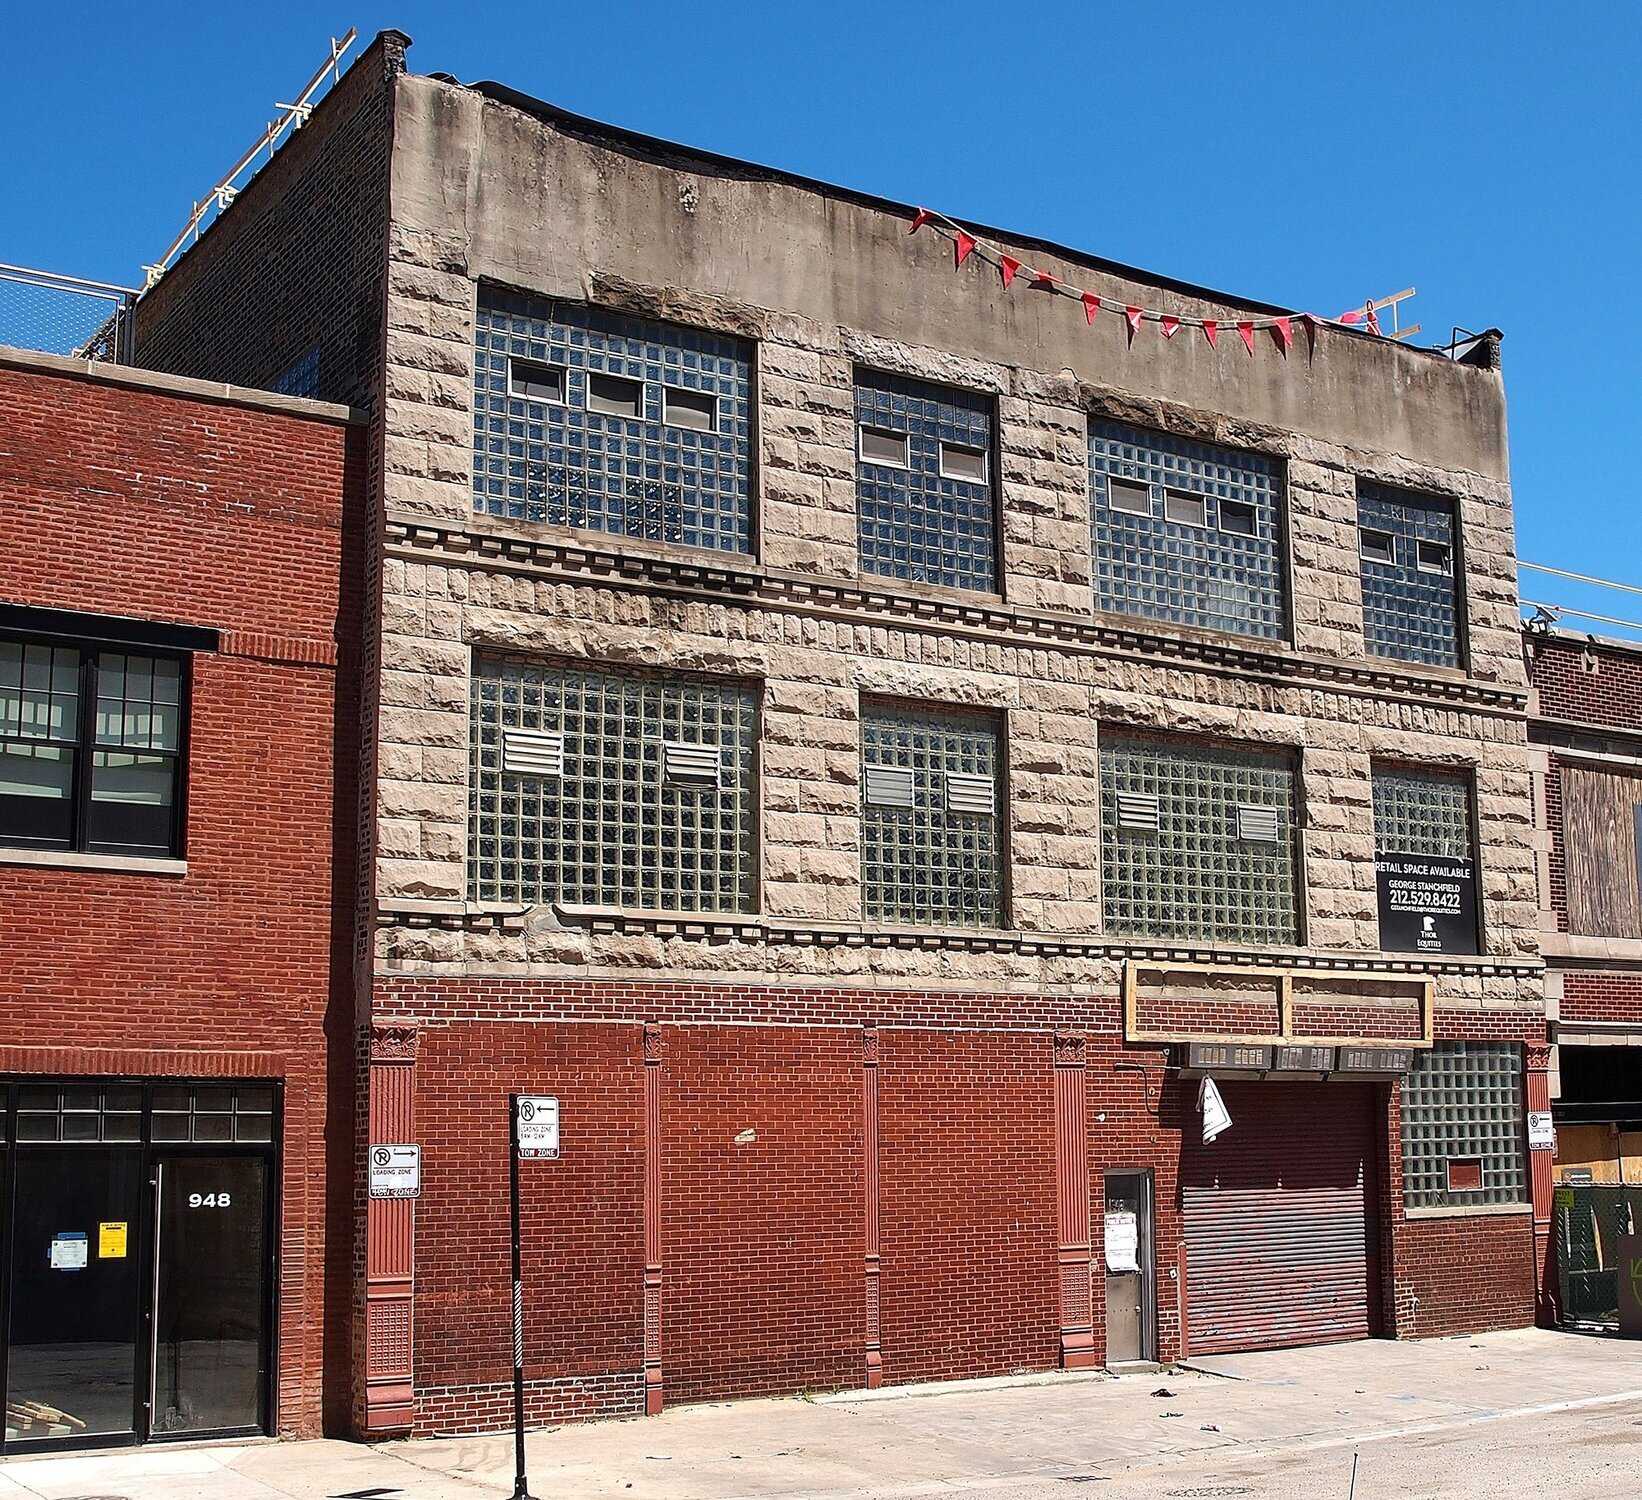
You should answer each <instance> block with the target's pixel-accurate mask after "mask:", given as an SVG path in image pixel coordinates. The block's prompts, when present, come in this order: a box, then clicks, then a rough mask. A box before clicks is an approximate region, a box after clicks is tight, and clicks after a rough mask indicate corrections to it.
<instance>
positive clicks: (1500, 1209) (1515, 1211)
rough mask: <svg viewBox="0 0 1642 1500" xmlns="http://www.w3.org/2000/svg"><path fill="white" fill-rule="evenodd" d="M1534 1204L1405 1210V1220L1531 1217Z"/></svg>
mask: <svg viewBox="0 0 1642 1500" xmlns="http://www.w3.org/2000/svg"><path fill="white" fill-rule="evenodd" d="M1533 1212H1534V1205H1533V1204H1532V1203H1456V1204H1454V1205H1453V1206H1451V1207H1448V1208H1405V1209H1404V1210H1403V1218H1405V1219H1408V1220H1411V1221H1415V1222H1417V1221H1419V1220H1421V1219H1497V1218H1504V1217H1507V1216H1515V1217H1524V1218H1526V1217H1530V1216H1532V1214H1533Z"/></svg>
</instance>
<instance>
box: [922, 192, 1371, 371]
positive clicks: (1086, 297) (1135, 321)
mask: <svg viewBox="0 0 1642 1500" xmlns="http://www.w3.org/2000/svg"><path fill="white" fill-rule="evenodd" d="M925 225H928V226H929V227H930V228H931V229H933V230H934V231H935V233H936V234H938V235H940V236H941V237H942V238H943V239H948V240H951V241H952V247H953V264H954V266H962V265H963V263H964V262H965V261H966V260H968V259H969V258H970V257H971V256H972V255H973V256H974V257H976V258H977V259H979V260H984V261H985V262H986V263H987V264H988V265H990V266H992V267H994V268H995V269H996V270H997V271H998V274H999V275H1000V276H1001V277H1002V279H1003V284H1004V286H1005V288H1007V287H1009V286H1010V285H1011V284H1012V283H1013V282H1014V280H1015V278H1016V277H1017V276H1022V277H1024V278H1025V279H1026V282H1027V284H1028V287H1029V289H1030V290H1032V291H1037V292H1049V293H1052V294H1053V295H1055V296H1057V297H1068V298H1070V299H1071V300H1072V301H1074V302H1081V303H1082V304H1083V311H1084V316H1085V317H1086V318H1087V319H1088V320H1089V322H1091V323H1093V322H1094V321H1095V314H1096V313H1098V312H1099V311H1100V310H1101V309H1102V308H1105V309H1106V310H1107V311H1109V312H1115V313H1120V314H1122V316H1123V319H1124V322H1125V323H1126V324H1127V325H1128V326H1127V333H1128V337H1129V342H1130V343H1131V344H1132V343H1133V342H1134V337H1135V333H1136V332H1137V331H1138V330H1139V328H1140V325H1141V323H1143V322H1146V323H1161V324H1162V325H1163V328H1162V332H1163V337H1164V338H1166V339H1172V338H1173V337H1174V336H1175V334H1176V332H1178V331H1179V330H1180V329H1181V328H1182V327H1185V328H1201V329H1202V330H1203V336H1204V338H1206V339H1207V340H1208V341H1209V344H1210V345H1211V347H1212V346H1214V345H1215V342H1216V335H1217V334H1218V333H1219V331H1220V329H1221V327H1222V325H1223V324H1224V322H1225V321H1226V320H1225V319H1217V318H1203V317H1193V316H1191V314H1189V313H1166V312H1159V311H1157V310H1156V309H1154V308H1150V307H1135V306H1133V305H1132V304H1129V303H1126V302H1120V301H1118V300H1116V299H1114V298H1111V297H1102V296H1101V295H1100V294H1099V293H1098V292H1086V291H1084V290H1083V288H1082V287H1077V286H1073V285H1072V283H1071V282H1069V281H1062V280H1061V279H1060V278H1059V277H1058V276H1056V275H1054V274H1053V273H1052V272H1049V271H1045V270H1041V269H1038V268H1035V267H1033V266H1028V265H1026V264H1025V263H1023V262H1022V261H1020V260H1018V259H1017V258H1016V257H1015V256H1013V255H1010V254H1009V253H1008V252H1006V251H1005V250H1004V249H1003V248H1002V247H1001V246H998V245H995V244H993V242H992V241H991V240H985V239H982V238H981V237H980V236H979V235H976V234H973V233H971V232H970V231H969V230H967V229H965V228H964V227H963V226H962V225H961V224H959V223H958V222H957V221H956V220H953V219H949V218H947V216H946V215H945V214H943V213H938V212H936V211H935V210H934V209H930V208H920V209H919V210H918V212H917V213H916V214H915V215H913V219H912V227H911V228H910V229H909V230H908V231H907V233H908V234H916V233H917V232H918V231H919V230H920V229H922V228H924V226H925ZM1296 319H1298V320H1299V322H1300V324H1301V326H1302V327H1304V329H1305V331H1306V344H1307V348H1308V349H1310V350H1315V349H1316V345H1317V330H1318V328H1319V327H1321V326H1323V325H1325V324H1326V325H1329V326H1333V327H1345V328H1350V327H1362V328H1365V329H1367V330H1368V331H1369V332H1371V333H1379V332H1380V320H1379V317H1378V316H1377V308H1376V304H1375V302H1374V300H1373V299H1372V298H1370V299H1368V300H1367V301H1365V302H1364V303H1363V304H1362V305H1361V306H1360V307H1353V308H1349V309H1347V310H1346V311H1345V312H1343V313H1341V314H1340V316H1339V317H1337V318H1324V317H1319V316H1318V315H1317V314H1316V313H1284V314H1282V315H1281V316H1277V315H1273V316H1269V317H1259V318H1238V319H1236V320H1234V321H1233V326H1234V327H1235V328H1236V329H1237V332H1238V335H1239V337H1241V339H1242V340H1243V343H1244V345H1245V347H1246V348H1247V349H1248V351H1249V353H1250V354H1251V355H1252V354H1253V353H1254V335H1255V333H1256V331H1257V330H1261V331H1265V332H1269V333H1270V334H1271V337H1272V341H1273V342H1274V343H1275V344H1276V345H1277V347H1278V349H1279V350H1280V351H1281V352H1282V353H1283V354H1284V355H1285V356H1286V355H1287V354H1288V351H1289V346H1290V345H1291V344H1292V343H1293V342H1294V322H1295V320H1296Z"/></svg>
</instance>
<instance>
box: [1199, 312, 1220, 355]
mask: <svg viewBox="0 0 1642 1500" xmlns="http://www.w3.org/2000/svg"><path fill="white" fill-rule="evenodd" d="M1219 332H1220V325H1219V324H1218V323H1216V322H1215V320H1214V319H1213V318H1205V319H1204V320H1203V337H1204V338H1206V339H1207V340H1208V341H1209V348H1211V349H1218V348H1219V347H1220V346H1219V345H1218V344H1217V343H1215V341H1214V340H1215V335H1216V334H1218V333H1219Z"/></svg>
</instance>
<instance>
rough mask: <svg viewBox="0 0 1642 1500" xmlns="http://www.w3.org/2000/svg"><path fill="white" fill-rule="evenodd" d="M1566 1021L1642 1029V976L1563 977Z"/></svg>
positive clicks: (1572, 972) (1572, 974) (1573, 972)
mask: <svg viewBox="0 0 1642 1500" xmlns="http://www.w3.org/2000/svg"><path fill="white" fill-rule="evenodd" d="M1561 1018H1562V1019H1563V1020H1564V1021H1630V1022H1634V1023H1636V1024H1639V1025H1642V973H1638V974H1596V973H1582V972H1580V971H1578V970H1568V971H1565V972H1564V974H1563V976H1562V1007H1561Z"/></svg>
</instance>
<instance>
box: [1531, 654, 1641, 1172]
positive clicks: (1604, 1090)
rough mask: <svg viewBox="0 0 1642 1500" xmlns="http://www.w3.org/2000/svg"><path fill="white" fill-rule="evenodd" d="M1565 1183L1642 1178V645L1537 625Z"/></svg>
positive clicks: (1536, 727) (1542, 815)
mask: <svg viewBox="0 0 1642 1500" xmlns="http://www.w3.org/2000/svg"><path fill="white" fill-rule="evenodd" d="M1524 646H1525V651H1526V656H1527V661H1528V680H1529V683H1530V684H1531V686H1532V694H1533V697H1532V715H1531V718H1530V720H1529V726H1528V737H1529V742H1530V746H1531V756H1532V763H1533V767H1534V780H1535V792H1536V802H1537V806H1538V813H1539V822H1540V826H1541V828H1542V830H1543V838H1542V847H1541V852H1540V904H1541V908H1542V910H1541V926H1542V929H1543V930H1542V931H1541V933H1540V944H1541V946H1542V948H1543V950H1544V954H1545V962H1546V974H1545V1001H1546V1012H1547V1014H1548V1016H1549V1018H1550V1021H1549V1025H1550V1038H1551V1042H1552V1052H1551V1057H1552V1062H1551V1099H1552V1108H1553V1111H1554V1114H1555V1119H1556V1142H1557V1143H1556V1158H1555V1166H1554V1177H1555V1180H1556V1181H1557V1182H1558V1183H1567V1184H1569V1185H1577V1184H1584V1183H1590V1184H1597V1185H1603V1184H1620V1183H1623V1184H1631V1185H1642V898H1639V874H1638V871H1639V868H1642V646H1638V645H1636V644H1635V643H1628V642H1624V641H1613V640H1599V639H1597V638H1596V637H1594V636H1589V635H1581V634H1574V633H1572V632H1566V631H1562V630H1559V629H1530V630H1529V631H1528V632H1527V634H1526V636H1525V638H1524Z"/></svg>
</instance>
